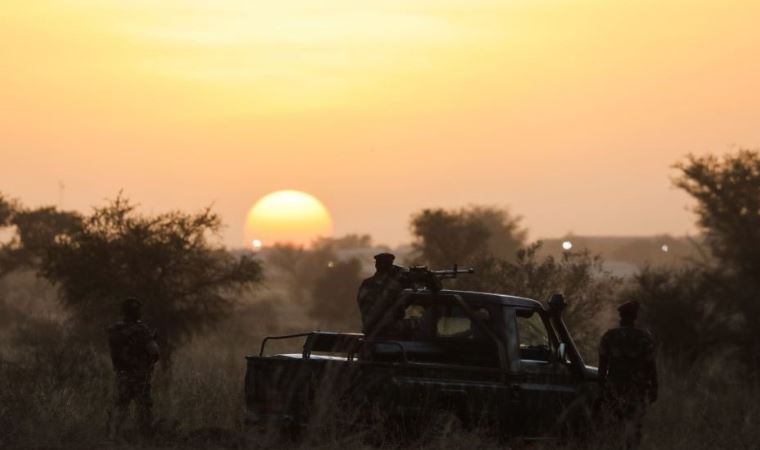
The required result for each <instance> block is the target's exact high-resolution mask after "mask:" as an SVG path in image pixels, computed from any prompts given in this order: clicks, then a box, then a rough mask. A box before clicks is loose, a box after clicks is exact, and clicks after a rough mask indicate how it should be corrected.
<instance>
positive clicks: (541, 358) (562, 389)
mask: <svg viewBox="0 0 760 450" xmlns="http://www.w3.org/2000/svg"><path fill="white" fill-rule="evenodd" d="M508 309H509V310H511V314H507V317H508V318H509V317H510V316H511V320H513V323H514V326H513V327H510V328H511V331H512V332H513V336H512V337H513V343H514V345H513V346H512V347H513V349H512V350H513V352H512V354H513V360H512V362H513V367H515V371H516V373H515V377H514V380H513V389H514V390H515V392H516V395H517V397H518V403H519V405H520V408H519V409H520V411H521V413H522V414H521V419H520V423H519V424H516V425H518V426H519V427H520V428H522V431H523V432H524V433H526V434H528V435H534V436H545V435H555V434H556V433H557V432H558V429H557V426H558V425H559V424H558V420H559V419H560V417H561V414H562V411H563V410H564V408H565V405H567V404H569V403H570V402H571V401H572V400H573V398H574V397H575V392H576V386H575V383H574V382H573V381H574V380H573V374H572V371H571V370H570V366H569V363H568V362H567V361H562V360H560V359H559V358H558V357H557V354H558V352H557V347H558V344H559V340H558V338H557V336H556V335H555V333H554V330H553V328H552V327H551V325H550V322H549V318H548V317H547V315H546V314H545V312H544V311H543V310H540V309H531V308H508ZM508 320H509V319H508Z"/></svg>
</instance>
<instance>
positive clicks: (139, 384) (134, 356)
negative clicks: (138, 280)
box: [108, 298, 159, 439]
mask: <svg viewBox="0 0 760 450" xmlns="http://www.w3.org/2000/svg"><path fill="white" fill-rule="evenodd" d="M141 308H142V303H140V301H139V300H137V299H136V298H128V299H126V300H125V301H124V302H123V303H122V313H123V319H122V320H121V321H119V322H117V323H116V324H114V325H112V326H110V327H109V328H108V346H109V348H110V351H111V361H112V363H113V369H114V372H115V374H116V387H115V392H114V403H113V407H112V409H111V411H109V414H108V436H109V438H111V439H116V438H117V437H118V435H119V430H120V428H121V425H122V423H123V422H124V419H125V418H126V415H127V412H128V410H129V404H130V403H131V402H132V400H134V401H135V404H136V405H137V415H138V425H139V430H140V434H141V435H142V436H144V437H145V436H149V435H150V433H151V429H152V425H153V410H152V408H153V401H152V399H151V395H150V379H151V375H152V372H153V366H154V365H155V363H156V362H157V361H158V358H159V349H158V344H157V343H156V333H155V331H154V330H152V329H150V328H149V327H148V326H147V325H146V324H145V323H143V322H142V321H141V320H140V316H141V311H140V310H141Z"/></svg>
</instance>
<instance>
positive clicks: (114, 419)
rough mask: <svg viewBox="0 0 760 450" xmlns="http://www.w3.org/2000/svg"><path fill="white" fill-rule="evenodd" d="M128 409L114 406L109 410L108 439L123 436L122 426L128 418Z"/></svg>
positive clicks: (113, 439)
mask: <svg viewBox="0 0 760 450" xmlns="http://www.w3.org/2000/svg"><path fill="white" fill-rule="evenodd" d="M127 413H128V411H127V409H125V408H113V409H111V410H110V411H109V412H108V430H107V432H108V439H109V440H111V441H116V440H118V439H119V438H120V437H121V426H122V424H123V423H124V420H125V419H126V418H127Z"/></svg>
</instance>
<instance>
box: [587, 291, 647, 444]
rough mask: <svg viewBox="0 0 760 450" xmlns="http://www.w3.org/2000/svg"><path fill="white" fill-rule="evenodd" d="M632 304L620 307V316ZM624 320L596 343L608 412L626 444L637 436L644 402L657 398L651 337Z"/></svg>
mask: <svg viewBox="0 0 760 450" xmlns="http://www.w3.org/2000/svg"><path fill="white" fill-rule="evenodd" d="M632 309H633V310H634V312H633V313H632V314H633V317H634V319H635V311H637V309H638V305H636V306H626V305H624V306H623V307H621V309H620V310H621V317H622V315H623V314H624V313H626V311H630V310H632ZM632 322H633V319H631V321H630V322H629V323H628V324H625V325H623V326H620V327H619V328H615V329H612V330H609V331H607V333H605V334H604V336H603V337H602V340H601V343H600V346H599V382H600V383H601V385H602V389H603V405H604V407H605V412H606V413H607V414H608V416H612V417H611V418H613V419H615V420H616V421H617V422H618V423H620V424H622V425H623V426H624V427H625V431H624V435H625V440H626V448H635V447H637V446H638V443H639V442H640V440H641V427H642V421H643V418H644V412H645V410H646V406H647V403H648V402H651V401H654V400H656V398H657V390H658V385H657V367H656V364H655V355H654V339H653V338H652V335H651V334H650V333H649V332H648V331H646V330H643V329H641V328H636V327H634V326H633V324H632Z"/></svg>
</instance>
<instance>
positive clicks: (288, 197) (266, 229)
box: [245, 190, 332, 250]
mask: <svg viewBox="0 0 760 450" xmlns="http://www.w3.org/2000/svg"><path fill="white" fill-rule="evenodd" d="M330 235H332V219H331V218H330V213H329V212H328V211H327V209H326V208H325V207H324V205H323V204H322V202H320V201H319V200H318V199H317V198H315V197H314V196H312V195H309V194H307V193H305V192H300V191H293V190H285V191H277V192H272V193H270V194H267V195H265V196H264V197H262V198H261V199H260V200H259V201H257V202H256V204H254V205H253V207H252V208H251V209H250V211H249V212H248V217H247V218H246V223H245V242H246V246H251V247H252V248H253V249H254V250H259V249H261V248H264V247H268V246H271V245H273V244H277V243H282V244H294V245H300V246H309V245H310V244H311V243H312V241H314V239H316V238H318V237H329V236H330Z"/></svg>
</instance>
